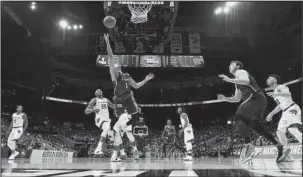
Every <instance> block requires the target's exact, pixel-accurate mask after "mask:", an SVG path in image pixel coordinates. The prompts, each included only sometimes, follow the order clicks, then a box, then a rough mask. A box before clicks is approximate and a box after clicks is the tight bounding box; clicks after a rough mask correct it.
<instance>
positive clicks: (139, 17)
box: [127, 1, 153, 23]
mask: <svg viewBox="0 0 303 177" xmlns="http://www.w3.org/2000/svg"><path fill="white" fill-rule="evenodd" d="M152 4H153V3H151V2H136V1H133V2H131V3H128V4H127V6H128V9H129V10H130V12H131V13H132V17H131V19H130V21H131V22H133V23H144V22H146V21H147V14H148V12H149V11H150V10H151V8H152Z"/></svg>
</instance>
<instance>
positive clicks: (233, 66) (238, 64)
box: [229, 60, 243, 74]
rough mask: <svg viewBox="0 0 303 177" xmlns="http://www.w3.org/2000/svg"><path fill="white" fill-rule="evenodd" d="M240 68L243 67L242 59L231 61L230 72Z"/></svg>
mask: <svg viewBox="0 0 303 177" xmlns="http://www.w3.org/2000/svg"><path fill="white" fill-rule="evenodd" d="M238 69H243V64H242V63H241V62H240V61H237V60H235V61H231V62H230V64H229V72H230V73H232V74H233V73H235V72H236V71H237V70H238Z"/></svg>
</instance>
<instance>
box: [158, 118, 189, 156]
mask: <svg viewBox="0 0 303 177" xmlns="http://www.w3.org/2000/svg"><path fill="white" fill-rule="evenodd" d="M176 135H177V132H176V129H175V126H173V125H172V122H171V120H170V119H167V122H166V125H165V127H164V130H163V132H162V140H163V153H164V156H165V157H166V147H167V146H168V145H173V146H175V147H176V148H178V149H179V150H180V151H181V152H183V153H184V149H183V148H182V147H181V146H180V145H178V144H177V141H176Z"/></svg>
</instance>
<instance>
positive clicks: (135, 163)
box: [1, 158, 302, 177]
mask: <svg viewBox="0 0 303 177" xmlns="http://www.w3.org/2000/svg"><path fill="white" fill-rule="evenodd" d="M1 173H2V176H20V177H21V176H33V177H35V176H44V177H45V176H60V177H62V176H65V177H67V176H87V177H88V176H102V177H106V176H129V177H131V176H132V177H135V176H136V177H173V176H175V177H179V176H192V177H213V176H214V177H233V176H235V177H242V176H245V177H248V176H258V177H260V176H302V163H301V162H300V160H298V159H296V160H295V161H294V162H287V163H280V164H276V163H275V159H254V160H253V161H252V162H250V163H246V164H241V163H239V161H238V159H233V158H221V159H219V158H198V159H194V160H193V161H192V162H184V161H182V160H181V159H140V160H133V159H128V160H127V161H123V162H118V163H117V162H110V161H109V159H101V158H99V159H91V158H77V159H71V161H66V160H60V159H43V160H41V159H40V160H30V159H16V160H14V161H13V162H11V161H8V160H7V159H2V167H1Z"/></svg>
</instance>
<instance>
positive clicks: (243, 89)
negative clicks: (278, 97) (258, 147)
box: [218, 61, 287, 163]
mask: <svg viewBox="0 0 303 177" xmlns="http://www.w3.org/2000/svg"><path fill="white" fill-rule="evenodd" d="M229 72H230V73H231V74H233V75H234V76H235V78H234V79H231V78H229V77H228V76H226V75H224V74H221V75H219V77H220V78H222V79H223V80H224V81H225V82H229V83H233V84H235V87H236V89H235V95H234V96H233V97H225V96H224V95H221V94H219V95H218V99H219V100H222V101H226V102H231V103H237V102H240V101H241V100H242V104H241V105H240V106H239V107H238V109H237V111H236V115H235V117H234V120H235V124H236V126H237V128H238V131H239V133H240V134H241V135H242V136H243V138H244V140H245V148H243V151H242V153H241V154H242V155H241V156H240V160H241V162H242V163H245V162H247V161H250V160H251V159H252V158H253V157H254V154H255V147H254V146H253V145H252V144H251V139H250V135H249V130H248V127H250V128H252V129H254V130H255V131H256V132H258V133H259V134H260V135H262V136H264V137H265V138H267V139H268V140H269V141H271V142H272V143H273V144H274V145H276V147H277V148H278V158H277V161H278V160H279V161H280V160H282V161H283V160H284V159H281V158H286V157H287V153H285V154H284V152H283V145H281V144H280V143H279V142H278V141H277V140H276V139H275V138H274V136H273V135H272V134H270V133H269V132H268V131H266V130H264V129H263V127H262V126H261V123H260V122H259V120H260V119H262V118H263V115H264V111H265V108H266V106H267V99H266V96H265V94H264V93H263V92H262V90H261V89H260V87H259V85H258V84H257V82H256V81H255V79H254V78H253V77H252V76H251V75H250V74H249V73H248V72H247V71H245V70H243V64H242V63H241V62H240V61H232V62H230V65H229ZM242 157H243V158H242Z"/></svg>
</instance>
